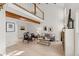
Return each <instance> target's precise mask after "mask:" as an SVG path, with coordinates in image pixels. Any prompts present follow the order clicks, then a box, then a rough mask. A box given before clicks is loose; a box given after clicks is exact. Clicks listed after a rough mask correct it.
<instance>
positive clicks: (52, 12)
mask: <svg viewBox="0 0 79 59" xmlns="http://www.w3.org/2000/svg"><path fill="white" fill-rule="evenodd" d="M38 6H39V7H40V8H41V9H42V10H43V11H44V23H42V25H41V26H48V27H53V33H54V34H55V36H56V40H60V38H61V36H60V33H61V31H62V28H63V26H64V8H61V7H58V6H56V5H53V4H40V5H38Z"/></svg>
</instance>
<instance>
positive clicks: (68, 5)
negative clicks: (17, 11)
mask: <svg viewBox="0 0 79 59" xmlns="http://www.w3.org/2000/svg"><path fill="white" fill-rule="evenodd" d="M41 4H42V3H41ZM42 5H51V6H57V7H60V8H74V9H75V8H76V9H78V8H79V3H56V4H54V3H48V4H46V3H43V4H42Z"/></svg>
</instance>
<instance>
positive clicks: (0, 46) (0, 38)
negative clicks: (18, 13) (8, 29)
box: [0, 5, 6, 55]
mask: <svg viewBox="0 0 79 59" xmlns="http://www.w3.org/2000/svg"><path fill="white" fill-rule="evenodd" d="M5 34H6V33H5V5H4V6H3V9H1V10H0V55H1V54H2V55H5V53H6V52H5V51H6V50H5V46H6V44H5V42H6V37H5Z"/></svg>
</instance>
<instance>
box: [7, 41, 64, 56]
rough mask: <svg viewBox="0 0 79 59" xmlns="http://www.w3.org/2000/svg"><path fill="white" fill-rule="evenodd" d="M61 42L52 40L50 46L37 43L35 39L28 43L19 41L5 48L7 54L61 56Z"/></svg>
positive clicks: (62, 53)
mask: <svg viewBox="0 0 79 59" xmlns="http://www.w3.org/2000/svg"><path fill="white" fill-rule="evenodd" d="M63 55H64V52H63V47H62V44H61V42H52V43H51V45H50V46H46V45H41V44H37V41H34V42H30V43H26V42H25V43H23V42H19V43H17V44H15V45H13V46H11V47H8V48H7V56H63Z"/></svg>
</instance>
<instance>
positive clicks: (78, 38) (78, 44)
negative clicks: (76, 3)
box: [75, 10, 79, 56]
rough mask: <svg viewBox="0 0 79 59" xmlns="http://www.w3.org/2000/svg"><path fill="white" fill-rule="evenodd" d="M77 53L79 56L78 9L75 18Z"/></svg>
mask: <svg viewBox="0 0 79 59" xmlns="http://www.w3.org/2000/svg"><path fill="white" fill-rule="evenodd" d="M75 25H76V26H75V55H77V56H79V11H78V10H77V11H76V20H75Z"/></svg>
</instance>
